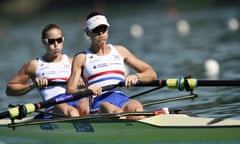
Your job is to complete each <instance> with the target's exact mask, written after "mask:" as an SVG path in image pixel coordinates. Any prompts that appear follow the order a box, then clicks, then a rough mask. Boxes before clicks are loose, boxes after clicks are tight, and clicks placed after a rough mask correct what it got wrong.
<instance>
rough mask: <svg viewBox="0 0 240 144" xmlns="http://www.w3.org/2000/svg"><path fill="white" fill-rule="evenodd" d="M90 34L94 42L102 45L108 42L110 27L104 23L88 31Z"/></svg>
mask: <svg viewBox="0 0 240 144" xmlns="http://www.w3.org/2000/svg"><path fill="white" fill-rule="evenodd" d="M88 36H89V37H90V39H91V41H92V43H94V44H97V45H101V44H103V43H106V41H107V39H108V27H107V26H104V25H103V26H99V27H97V28H95V29H93V30H92V31H88Z"/></svg>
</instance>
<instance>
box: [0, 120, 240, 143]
mask: <svg viewBox="0 0 240 144" xmlns="http://www.w3.org/2000/svg"><path fill="white" fill-rule="evenodd" d="M161 117H163V116H155V117H152V118H149V119H144V120H140V121H131V120H126V119H116V118H104V119H73V120H70V121H62V120H60V121H55V122H47V123H42V122H40V123H35V122H34V123H29V124H27V125H25V126H20V127H16V128H15V129H14V130H13V129H11V128H8V127H6V126H2V127H0V129H1V130H0V136H2V137H5V138H6V137H8V138H11V137H12V138H13V137H14V138H17V137H18V138H24V139H28V140H42V141H47V142H53V143H56V142H58V143H59V142H68V143H71V142H73V143H74V142H79V143H81V142H82V143H96V142H101V143H124V142H126V143H129V142H131V143H138V144H139V143H159V142H187V141H188V142H195V141H197V142H199V141H200V142H209V141H211V142H233V141H236V142H238V141H240V137H239V133H240V125H236V124H234V125H229V124H223V125H222V124H219V125H216V124H215V125H205V126H203V125H202V124H199V125H192V124H189V125H187V124H186V123H185V124H183V123H182V124H178V125H177V124H175V125H172V124H171V121H174V119H172V120H169V121H170V124H169V125H165V124H163V125H161V124H155V121H159V120H161ZM175 118H176V123H178V122H177V121H178V117H175ZM207 120H209V119H207ZM163 121H164V120H163ZM185 121H186V122H187V121H188V120H187V119H186V120H185ZM199 121H200V120H199ZM234 122H238V121H234Z"/></svg>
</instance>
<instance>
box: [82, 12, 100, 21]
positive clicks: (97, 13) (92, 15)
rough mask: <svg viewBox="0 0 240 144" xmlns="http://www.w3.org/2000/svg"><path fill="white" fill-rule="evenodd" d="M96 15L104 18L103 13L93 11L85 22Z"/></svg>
mask: <svg viewBox="0 0 240 144" xmlns="http://www.w3.org/2000/svg"><path fill="white" fill-rule="evenodd" d="M96 15H103V16H104V14H103V13H101V12H97V11H94V12H91V13H90V14H89V15H88V16H87V18H86V20H88V19H90V18H91V17H94V16H96Z"/></svg>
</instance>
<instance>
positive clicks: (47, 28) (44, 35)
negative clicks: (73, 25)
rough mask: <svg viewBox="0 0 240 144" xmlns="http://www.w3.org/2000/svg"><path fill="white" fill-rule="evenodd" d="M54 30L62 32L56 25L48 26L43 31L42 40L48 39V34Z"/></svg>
mask: <svg viewBox="0 0 240 144" xmlns="http://www.w3.org/2000/svg"><path fill="white" fill-rule="evenodd" d="M54 28H56V29H59V30H61V31H62V29H61V27H60V26H58V25H56V24H47V25H46V26H45V27H44V28H43V30H42V37H41V38H42V39H45V38H46V37H47V32H48V31H49V30H51V29H54Z"/></svg>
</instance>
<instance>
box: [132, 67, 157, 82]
mask: <svg viewBox="0 0 240 144" xmlns="http://www.w3.org/2000/svg"><path fill="white" fill-rule="evenodd" d="M136 76H137V77H138V80H139V81H143V82H147V81H152V80H155V79H157V73H156V72H155V71H154V70H153V69H151V68H149V69H147V70H145V71H144V72H139V73H137V74H136Z"/></svg>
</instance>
